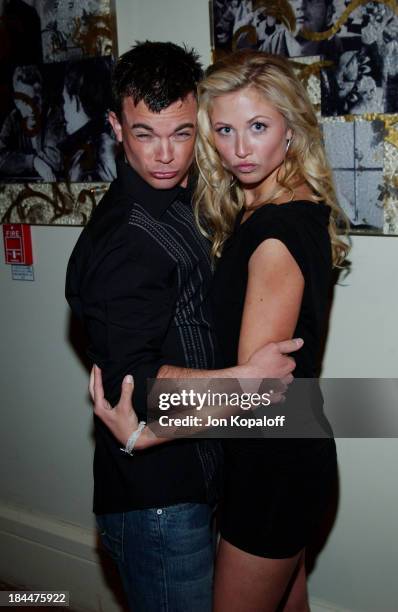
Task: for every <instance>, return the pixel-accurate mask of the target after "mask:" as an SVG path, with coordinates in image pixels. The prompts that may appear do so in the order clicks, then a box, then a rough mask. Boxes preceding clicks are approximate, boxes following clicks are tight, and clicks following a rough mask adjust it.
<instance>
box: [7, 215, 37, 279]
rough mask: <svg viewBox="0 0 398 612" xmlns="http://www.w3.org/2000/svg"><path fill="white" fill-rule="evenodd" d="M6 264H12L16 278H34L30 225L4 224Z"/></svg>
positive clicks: (13, 275) (13, 274) (14, 277)
mask: <svg viewBox="0 0 398 612" xmlns="http://www.w3.org/2000/svg"><path fill="white" fill-rule="evenodd" d="M3 237H4V253H5V260H6V264H11V265H12V278H13V279H14V280H33V267H32V263H33V255H32V238H31V233H30V225H26V224H24V223H5V224H4V225H3Z"/></svg>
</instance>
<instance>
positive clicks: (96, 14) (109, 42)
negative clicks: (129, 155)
mask: <svg viewBox="0 0 398 612" xmlns="http://www.w3.org/2000/svg"><path fill="white" fill-rule="evenodd" d="M0 38H1V40H2V44H1V52H0V88H1V92H2V95H1V96H0V100H1V102H0V183H9V184H24V183H31V182H33V183H35V182H37V183H53V182H58V181H61V182H62V181H64V182H68V183H69V182H81V183H85V182H102V181H104V182H109V181H111V180H112V179H113V178H114V176H115V173H116V170H115V154H116V149H117V145H116V142H115V140H114V137H113V134H112V130H111V129H110V126H109V123H108V121H107V111H108V110H109V107H110V91H111V85H110V74H111V66H112V56H111V54H112V53H113V52H115V48H114V32H113V22H112V16H111V14H110V3H109V0H108V1H104V0H70V1H68V2H61V1H59V0H0Z"/></svg>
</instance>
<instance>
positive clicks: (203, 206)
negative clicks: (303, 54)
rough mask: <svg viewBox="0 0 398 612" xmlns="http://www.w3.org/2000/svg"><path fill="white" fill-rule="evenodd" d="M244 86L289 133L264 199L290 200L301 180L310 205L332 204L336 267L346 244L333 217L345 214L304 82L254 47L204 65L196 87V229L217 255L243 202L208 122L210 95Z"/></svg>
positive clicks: (282, 62) (281, 60) (285, 64)
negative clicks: (264, 102) (310, 195)
mask: <svg viewBox="0 0 398 612" xmlns="http://www.w3.org/2000/svg"><path fill="white" fill-rule="evenodd" d="M246 87H251V88H255V89H256V90H257V91H259V92H260V93H261V94H263V95H264V97H265V99H266V100H267V101H268V102H270V103H271V104H272V105H273V106H274V108H275V109H276V110H277V111H278V112H280V113H281V114H282V115H283V117H284V118H285V120H286V124H287V127H289V128H290V129H291V130H292V132H293V137H292V139H291V142H290V146H289V150H288V152H287V154H286V157H285V160H284V163H283V164H282V166H281V168H280V170H279V172H278V177H277V187H276V189H275V190H274V191H273V193H272V194H270V196H269V198H268V199H267V201H266V202H263V203H262V204H261V205H263V204H266V203H267V202H273V201H274V202H275V201H276V200H277V199H278V198H280V196H281V195H285V194H286V192H288V193H289V194H290V199H291V200H293V199H294V195H295V192H294V187H295V186H297V185H298V184H302V183H303V182H304V183H306V184H307V185H308V186H309V187H310V188H311V190H312V192H313V200H314V205H316V203H317V202H325V203H326V204H328V205H329V206H330V208H331V215H330V222H329V234H330V238H331V243H332V256H333V264H334V265H335V266H338V265H340V264H341V263H342V262H343V261H344V259H345V257H346V255H347V253H348V250H349V248H348V245H347V243H346V242H345V241H344V240H343V239H342V238H340V237H339V235H338V234H337V225H336V222H337V219H338V218H339V219H343V220H344V221H345V222H346V217H345V215H344V213H343V212H342V210H341V208H340V207H339V205H338V203H337V199H336V194H335V190H334V186H333V180H332V173H331V170H330V167H329V165H328V162H327V159H326V155H325V151H324V147H323V143H322V136H321V131H320V127H319V124H318V121H317V118H316V115H315V113H314V110H313V108H312V105H311V102H310V101H309V98H308V95H307V92H306V90H305V88H304V86H303V85H302V84H301V83H300V81H299V79H298V78H297V76H296V75H295V73H294V71H293V69H292V67H291V65H290V63H289V61H288V60H286V59H284V58H282V57H280V56H275V55H268V54H266V53H261V52H255V51H239V52H236V53H233V54H231V55H228V56H226V57H224V58H222V59H221V60H219V61H218V62H216V63H215V64H213V65H212V66H210V68H208V70H207V72H206V75H205V78H204V80H203V81H201V83H200V84H199V87H198V106H199V108H198V138H197V143H196V150H195V155H196V162H197V166H198V170H199V176H198V183H197V188H196V193H195V215H196V220H197V223H198V225H199V227H200V228H201V231H202V232H203V233H204V234H205V235H206V236H207V237H208V238H210V239H211V241H212V245H213V246H212V254H213V256H215V257H219V256H220V255H221V252H222V248H223V244H224V242H225V241H226V240H227V238H228V237H229V236H230V234H231V233H232V230H233V227H234V223H235V219H236V215H237V214H238V212H239V210H240V209H241V208H242V207H243V206H244V194H243V190H242V189H241V187H240V185H239V183H238V182H237V181H236V180H235V177H234V176H233V175H232V174H231V173H230V172H229V171H228V170H227V169H226V168H224V167H223V165H222V163H221V160H220V157H219V155H218V153H217V150H216V148H215V144H214V138H213V130H212V126H211V122H210V116H209V115H210V112H211V105H212V101H213V99H214V98H216V97H218V96H222V95H224V94H226V93H230V92H235V91H239V90H241V89H244V88H246Z"/></svg>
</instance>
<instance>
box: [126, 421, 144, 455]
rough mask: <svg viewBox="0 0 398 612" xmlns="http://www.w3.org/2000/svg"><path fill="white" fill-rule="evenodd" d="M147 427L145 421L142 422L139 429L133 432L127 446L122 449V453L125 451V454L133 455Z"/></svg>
mask: <svg viewBox="0 0 398 612" xmlns="http://www.w3.org/2000/svg"><path fill="white" fill-rule="evenodd" d="M145 425H146V422H145V421H140V423H139V425H138V428H137V429H136V430H135V431H133V433H132V434H131V435H130V437H129V439H128V440H127V442H126V446H125V447H124V448H121V449H120V450H121V451H123V452H124V453H127V454H128V455H133V450H134V446H135V443H136V442H137V440H138V438H139V437H140V435H141V433H142V430H143V429H144V427H145Z"/></svg>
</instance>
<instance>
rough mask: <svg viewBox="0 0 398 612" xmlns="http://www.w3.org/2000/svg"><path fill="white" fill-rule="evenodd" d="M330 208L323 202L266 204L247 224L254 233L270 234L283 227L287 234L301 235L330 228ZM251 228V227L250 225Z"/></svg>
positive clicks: (303, 201)
mask: <svg viewBox="0 0 398 612" xmlns="http://www.w3.org/2000/svg"><path fill="white" fill-rule="evenodd" d="M329 217H330V207H329V206H328V205H327V204H324V203H323V202H314V201H311V200H292V201H290V202H284V203H280V204H265V205H264V206H260V207H259V208H257V209H256V210H255V211H254V212H253V214H252V215H251V217H249V218H248V220H247V222H248V224H249V222H250V228H251V230H252V232H254V233H258V232H261V231H263V232H265V233H267V232H269V231H271V230H272V229H273V228H274V227H275V228H276V227H281V228H283V229H284V231H285V232H292V233H294V234H295V233H300V232H306V231H311V228H317V229H318V230H319V229H320V228H321V227H323V228H324V229H325V230H327V229H328V226H329ZM248 227H249V225H248Z"/></svg>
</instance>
